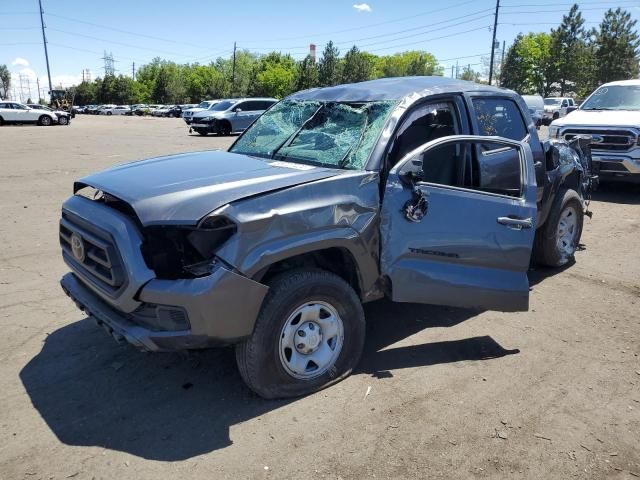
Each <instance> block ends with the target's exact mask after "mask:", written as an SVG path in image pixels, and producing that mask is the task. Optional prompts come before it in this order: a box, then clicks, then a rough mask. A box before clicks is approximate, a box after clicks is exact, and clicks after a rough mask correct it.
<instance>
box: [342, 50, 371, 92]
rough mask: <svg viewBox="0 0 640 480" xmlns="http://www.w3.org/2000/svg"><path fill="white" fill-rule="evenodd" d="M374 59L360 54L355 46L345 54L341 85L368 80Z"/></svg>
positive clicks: (369, 55) (365, 54) (363, 53)
mask: <svg viewBox="0 0 640 480" xmlns="http://www.w3.org/2000/svg"><path fill="white" fill-rule="evenodd" d="M373 66H374V57H373V56H372V55H371V54H368V53H366V52H361V51H360V50H358V47H356V46H355V45H354V46H353V47H351V49H350V50H349V51H348V52H347V53H346V55H345V56H344V59H343V61H342V69H341V70H342V72H341V83H354V82H362V81H364V80H369V79H370V78H371V74H372V72H373Z"/></svg>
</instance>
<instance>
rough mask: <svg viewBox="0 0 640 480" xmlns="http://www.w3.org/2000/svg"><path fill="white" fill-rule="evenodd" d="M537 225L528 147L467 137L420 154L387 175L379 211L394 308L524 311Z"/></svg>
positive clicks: (449, 139) (452, 139) (446, 141)
mask: <svg viewBox="0 0 640 480" xmlns="http://www.w3.org/2000/svg"><path fill="white" fill-rule="evenodd" d="M535 222H536V183H535V173H534V169H533V159H532V155H531V150H530V148H529V146H528V145H527V144H525V143H522V142H517V141H513V140H508V139H505V138H500V137H480V136H469V135H464V136H449V137H443V138H439V139H437V140H434V141H432V142H429V143H427V144H425V145H422V146H420V147H418V148H417V149H415V150H413V151H412V152H410V153H409V154H407V155H406V156H405V157H404V158H403V159H402V160H400V161H399V162H398V164H397V165H395V166H394V167H393V168H392V169H391V171H390V172H389V175H388V179H387V184H386V186H385V192H384V199H383V204H382V221H381V226H380V228H381V240H382V246H381V268H382V273H383V274H384V275H387V276H388V278H389V279H390V280H391V288H392V298H393V300H394V301H398V302H418V303H429V304H435V305H450V306H456V307H478V308H484V309H489V310H502V311H518V310H527V308H528V305H529V281H528V279H527V269H528V267H529V259H530V257H531V250H532V246H533V238H534V235H535Z"/></svg>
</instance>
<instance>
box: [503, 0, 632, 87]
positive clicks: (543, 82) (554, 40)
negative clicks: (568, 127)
mask: <svg viewBox="0 0 640 480" xmlns="http://www.w3.org/2000/svg"><path fill="white" fill-rule="evenodd" d="M636 23H637V22H636V20H632V18H631V14H630V13H629V12H627V11H625V10H623V9H622V8H619V7H618V8H616V9H615V10H613V9H609V10H608V11H607V12H606V13H605V14H604V18H603V19H602V21H601V23H600V25H599V26H598V28H591V29H587V28H586V27H585V20H584V18H583V16H582V13H581V12H580V9H579V7H578V5H575V4H574V5H573V7H571V9H570V10H569V13H568V14H567V15H564V16H563V18H562V22H561V23H560V25H559V26H558V28H555V29H552V30H551V31H550V32H549V33H527V34H522V33H521V34H519V35H518V36H517V37H516V39H515V41H514V42H513V44H512V45H511V47H510V48H509V49H508V50H507V52H506V55H505V59H504V64H503V65H502V72H501V77H500V83H501V85H502V86H504V87H506V88H510V89H512V90H515V91H517V92H519V93H521V94H539V95H542V96H545V97H546V96H550V95H554V94H555V95H560V96H565V95H573V96H577V97H579V98H584V97H586V96H587V95H589V94H590V93H591V92H592V91H594V90H595V89H596V87H598V86H599V85H602V84H603V83H606V82H611V81H615V80H628V79H631V78H638V75H639V74H640V69H639V60H640V58H639V49H640V38H639V37H638V32H637V30H636Z"/></svg>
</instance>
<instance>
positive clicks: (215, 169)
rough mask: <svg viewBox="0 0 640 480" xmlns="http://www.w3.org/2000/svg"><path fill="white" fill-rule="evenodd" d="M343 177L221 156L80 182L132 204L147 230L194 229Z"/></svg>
mask: <svg viewBox="0 0 640 480" xmlns="http://www.w3.org/2000/svg"><path fill="white" fill-rule="evenodd" d="M339 172H340V171H339V170H335V169H328V168H318V167H312V166H307V165H299V164H292V163H288V162H271V163H270V162H267V161H264V160H260V159H258V158H254V157H249V156H247V155H240V154H236V153H228V152H222V151H206V152H194V153H184V154H180V155H171V156H167V157H158V158H152V159H149V160H144V161H140V162H133V163H128V164H124V165H120V166H117V167H114V168H111V169H109V170H105V171H103V172H100V173H96V174H94V175H89V176H88V177H84V178H82V179H80V180H79V181H78V182H76V183H75V185H74V192H76V191H78V190H79V189H81V188H83V187H84V186H87V185H88V186H91V187H94V188H96V189H98V190H102V191H103V192H105V193H109V194H111V195H113V196H114V197H117V198H119V199H120V200H123V201H125V202H127V203H128V204H129V205H131V207H132V208H133V210H134V211H135V212H136V214H137V216H138V218H139V220H140V222H141V223H142V224H143V225H145V226H148V225H158V224H162V225H168V224H174V225H175V224H179V225H195V224H197V223H198V221H199V220H200V219H201V218H202V217H204V216H205V215H207V214H208V213H210V212H212V211H213V210H216V209H217V208H219V207H222V206H223V205H226V204H227V203H230V202H233V201H236V200H240V199H242V198H246V197H250V196H254V195H259V194H263V193H266V192H269V191H273V190H279V189H282V188H287V187H292V186H295V185H299V184H301V183H307V182H312V181H315V180H320V179H323V178H328V177H331V176H334V175H337V174H338V173H339Z"/></svg>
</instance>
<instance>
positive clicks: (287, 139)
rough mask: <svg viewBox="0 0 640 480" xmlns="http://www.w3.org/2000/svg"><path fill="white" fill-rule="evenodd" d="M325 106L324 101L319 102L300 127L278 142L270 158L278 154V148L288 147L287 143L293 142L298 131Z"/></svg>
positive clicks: (305, 126)
mask: <svg viewBox="0 0 640 480" xmlns="http://www.w3.org/2000/svg"><path fill="white" fill-rule="evenodd" d="M326 106H327V104H326V103H323V104H321V105H320V106H319V107H318V108H317V109H316V111H315V112H313V115H311V116H310V117H309V118H307V119H306V120H305V121H304V123H303V124H302V125H300V128H298V129H297V130H296V131H295V132H293V133H292V134H291V135H289V136H288V137H287V138H285V139H284V141H283V142H281V143H280V145H278V146H277V147H276V148H274V150H273V153H272V154H271V158H272V159H275V158H276V155H277V154H278V152H279V151H280V149H282V148H284V147H288V146H289V145H291V144H292V143H293V141H294V140H295V139H296V138H298V135H300V132H302V130H304V129H305V128H307V126H308V125H309V124H310V123H311V122H312V121H313V120H314V119H315V118H316V116H317V115H318V113H320V111H321V110H324V108H325V107H326ZM286 157H287V155H284V156H283V157H282V158H286Z"/></svg>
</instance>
